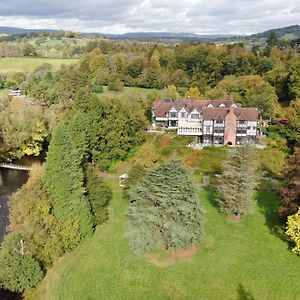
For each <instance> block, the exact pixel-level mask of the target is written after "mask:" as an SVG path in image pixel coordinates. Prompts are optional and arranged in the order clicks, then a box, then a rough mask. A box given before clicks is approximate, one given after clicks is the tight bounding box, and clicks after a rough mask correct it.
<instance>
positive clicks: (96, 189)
mask: <svg viewBox="0 0 300 300" xmlns="http://www.w3.org/2000/svg"><path fill="white" fill-rule="evenodd" d="M85 175H86V189H87V197H88V199H89V202H90V204H91V207H92V213H93V215H94V225H99V224H102V223H103V222H105V221H106V220H107V219H108V210H107V206H108V204H109V202H110V201H111V198H112V191H111V189H110V187H109V186H108V185H107V184H106V183H105V182H104V180H103V179H102V178H101V177H100V176H98V175H97V174H95V172H94V171H93V169H92V168H91V167H90V166H88V167H87V169H86V171H85Z"/></svg>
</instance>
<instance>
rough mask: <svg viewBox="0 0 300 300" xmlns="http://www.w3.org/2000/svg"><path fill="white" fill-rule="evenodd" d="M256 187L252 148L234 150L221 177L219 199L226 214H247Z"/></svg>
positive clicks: (222, 210)
mask: <svg viewBox="0 0 300 300" xmlns="http://www.w3.org/2000/svg"><path fill="white" fill-rule="evenodd" d="M255 185H256V173H255V162H254V153H253V150H252V148H251V147H250V146H244V147H240V148H237V149H234V150H233V151H232V152H231V154H230V157H229V158H228V160H227V161H226V163H225V170H224V172H223V174H222V175H220V176H219V186H218V191H219V193H220V198H219V199H218V202H219V205H220V210H221V212H223V213H225V214H232V215H237V216H241V215H244V214H245V213H246V212H247V209H248V208H249V206H250V204H251V201H252V194H253V190H254V187H255Z"/></svg>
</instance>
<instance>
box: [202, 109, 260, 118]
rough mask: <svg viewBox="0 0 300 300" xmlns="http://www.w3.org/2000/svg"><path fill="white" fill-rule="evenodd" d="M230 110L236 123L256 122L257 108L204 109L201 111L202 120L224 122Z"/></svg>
mask: <svg viewBox="0 0 300 300" xmlns="http://www.w3.org/2000/svg"><path fill="white" fill-rule="evenodd" d="M230 110H232V111H233V112H234V114H235V115H236V117H237V120H238V121H257V119H258V111H257V108H250V107H238V108H234V107H231V108H222V107H218V108H210V107H204V108H203V109H202V118H203V120H225V117H226V115H227V114H228V113H229V112H230Z"/></svg>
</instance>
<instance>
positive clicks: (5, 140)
mask: <svg viewBox="0 0 300 300" xmlns="http://www.w3.org/2000/svg"><path fill="white" fill-rule="evenodd" d="M40 38H42V37H40ZM61 38H62V39H63V38H72V39H73V38H77V37H73V36H62V37H61ZM12 42H14V41H12ZM2 43H3V42H2ZM1 47H3V44H1V45H0V51H3V49H2V48H1ZM32 47H33V48H32V49H31V50H30V51H29V52H31V53H33V50H34V51H37V50H35V48H34V46H32ZM1 49H2V50H1ZM22 49H23V48H22ZM22 51H24V49H23V50H22ZM81 51H82V55H81V59H80V62H79V63H78V64H77V65H73V66H70V67H66V66H63V67H61V68H60V69H59V70H58V71H57V72H54V71H53V70H52V68H51V65H48V64H44V65H41V66H40V67H39V68H37V69H36V70H35V71H34V72H33V73H31V74H24V73H16V74H2V75H1V78H0V84H1V86H2V88H4V89H7V88H11V87H19V88H21V90H22V91H23V92H24V93H25V94H26V95H27V98H26V100H24V99H14V100H9V99H8V98H7V97H5V96H4V97H1V103H0V105H1V109H0V127H1V145H0V147H1V148H0V155H1V159H2V160H13V159H15V158H20V157H22V156H24V155H39V154H40V153H41V151H43V150H45V151H47V162H46V164H45V165H43V167H41V168H38V170H37V171H35V172H33V173H32V174H30V179H29V181H28V182H27V184H26V185H24V186H23V187H22V188H21V189H20V191H18V192H17V193H16V194H15V195H14V196H13V199H12V205H11V211H10V221H11V229H12V232H11V233H9V234H8V235H7V236H6V238H5V241H4V243H3V245H2V249H1V251H0V265H1V266H5V267H4V268H1V270H0V281H1V284H2V285H3V286H4V287H6V288H8V289H11V290H13V291H24V290H28V289H29V288H31V287H34V286H36V284H37V283H38V282H39V281H40V280H41V278H42V277H43V274H45V272H46V271H47V270H48V268H49V267H51V265H52V263H53V262H54V261H55V260H57V259H58V257H60V256H62V255H63V254H64V253H66V252H69V251H72V250H73V249H75V248H76V247H77V246H78V245H79V244H80V243H81V242H82V241H83V240H84V239H85V238H86V237H89V236H91V235H92V234H93V231H94V229H95V227H96V226H97V225H100V224H102V223H103V222H105V221H106V220H107V219H108V218H109V215H108V211H107V206H108V204H109V202H110V200H111V197H112V191H111V189H110V187H109V186H108V185H107V184H106V183H105V181H104V180H103V178H102V177H101V176H100V173H99V171H100V170H101V171H113V170H114V169H115V167H116V165H117V164H118V163H120V162H124V161H129V162H130V164H131V169H130V171H129V178H130V179H129V181H128V183H127V186H126V187H125V192H124V201H128V202H129V209H128V219H129V223H128V226H127V231H126V234H127V236H128V238H129V240H130V241H131V243H132V247H133V248H134V249H135V250H138V251H144V250H149V249H156V248H162V247H165V248H166V249H167V250H168V251H175V250H177V249H180V248H183V247H187V246H191V245H193V244H194V243H196V242H198V241H199V240H200V238H201V237H202V229H201V226H202V222H203V220H202V219H203V218H202V214H203V212H202V208H201V205H199V203H198V202H197V196H196V191H195V187H194V186H193V184H192V182H191V181H190V177H189V173H188V172H187V171H186V169H190V170H192V171H193V172H194V173H193V176H194V178H198V180H199V181H200V179H199V178H201V179H202V176H209V178H210V184H211V186H212V187H213V188H214V189H215V190H216V191H217V194H218V197H217V199H216V201H217V203H218V205H219V209H220V212H222V213H225V214H229V215H235V216H237V217H239V218H242V217H243V216H245V215H247V214H248V213H249V211H250V210H251V205H252V204H253V198H252V195H253V192H254V190H255V189H260V188H261V186H262V185H264V181H262V180H261V179H262V178H263V179H265V178H267V179H272V180H275V181H276V182H277V181H278V182H279V183H280V185H279V187H278V188H277V190H278V192H279V194H280V197H281V203H280V205H279V207H278V214H279V216H280V218H282V224H281V225H280V226H279V227H280V230H281V232H282V234H283V235H284V231H285V222H286V221H288V226H289V228H288V231H287V234H288V235H289V236H290V237H291V239H292V240H293V241H295V243H296V247H295V249H294V251H295V252H296V253H299V251H300V250H299V249H300V246H299V226H300V225H299V220H300V218H299V212H298V209H299V205H300V202H299V185H298V183H297V182H296V181H297V180H295V178H298V177H297V176H298V175H297V174H298V173H297V172H299V171H298V170H299V163H298V162H299V159H298V156H299V155H298V154H299V150H297V147H298V146H299V130H300V72H299V69H300V56H299V53H298V48H297V47H293V46H291V45H288V46H286V45H285V46H284V47H281V46H279V42H278V40H277V39H276V36H270V38H269V40H268V43H267V45H266V47H264V48H259V47H253V48H252V49H248V48H246V47H244V46H243V45H242V44H234V45H215V44H179V45H167V44H163V43H152V42H150V43H141V42H112V41H108V40H105V39H94V40H92V41H89V42H88V43H87V44H86V46H85V47H84V48H82V49H81V50H80V51H79V52H80V53H81ZM20 53H21V52H20ZM20 55H21V54H20ZM23 55H24V54H23ZM71 56H72V55H71ZM104 87H105V88H107V89H108V90H109V91H115V92H116V93H115V94H113V96H111V94H110V96H108V94H106V93H105V91H104ZM125 87H134V88H138V87H141V88H148V89H152V90H149V92H148V93H147V95H146V96H145V95H144V96H142V95H141V94H139V93H138V92H136V91H132V93H131V94H126V96H125V94H124V93H122V91H123V90H124V88H125ZM188 96H189V97H192V98H200V99H201V98H209V99H219V98H223V99H224V98H233V99H235V100H236V101H237V102H240V103H242V105H243V106H250V107H253V106H254V107H258V108H259V111H260V113H261V115H262V118H265V119H270V118H285V117H286V118H288V120H289V124H288V125H286V126H282V125H278V126H276V125H275V126H270V127H269V128H268V137H266V138H265V142H266V145H267V147H266V148H265V149H263V150H254V149H252V148H251V149H250V148H239V149H238V150H235V151H232V150H230V151H228V150H227V149H221V148H214V147H209V148H206V149H203V150H202V152H201V155H200V154H199V152H197V151H192V150H191V151H190V150H184V151H183V153H181V152H180V151H182V150H180V149H181V148H176V147H175V146H174V145H172V143H173V140H175V142H176V141H177V140H176V139H174V138H173V137H172V135H170V136H169V135H165V136H162V137H159V138H157V137H153V139H152V140H151V139H149V138H147V137H146V135H145V129H146V128H147V126H148V125H149V111H150V109H151V104H152V101H153V100H154V99H156V98H158V97H173V98H180V97H188ZM151 138H152V137H151ZM177 142H178V141H177ZM179 142H180V140H179ZM186 142H187V140H185V139H183V143H185V145H186ZM174 149H175V150H174ZM178 149H179V150H178ZM297 151H298V152H297ZM174 157H176V158H179V159H180V163H178V162H174V161H172V162H171V163H169V164H168V163H166V161H169V160H170V159H172V158H174ZM288 158H289V160H288ZM295 162H296V163H295ZM295 165H296V166H297V167H296V168H297V169H293V168H295ZM291 169H292V170H291ZM285 172H286V173H285ZM174 173H175V174H177V176H174V177H172V176H171V174H174ZM166 174H167V175H168V174H169V175H170V176H166ZM284 174H289V176H285V175H284ZM291 174H296V175H294V176H292V175H291ZM197 176H198V177H197ZM245 178H250V179H251V180H250V179H249V180H245ZM227 182H231V185H228V184H225V183H227ZM170 186H172V189H170ZM264 188H266V187H264ZM149 191H151V193H149ZM174 193H175V194H176V195H177V196H178V197H177V198H174V197H172V196H171V195H172V194H174ZM149 194H151V197H150V196H149V197H148V196H147V195H149ZM145 205H147V207H148V208H147V209H145ZM157 208H159V209H157ZM178 213H179V215H180V217H179V218H178V219H176V218H174V215H177V214H178ZM166 221H167V222H166ZM145 224H147V226H146V225H145ZM152 225H153V226H152ZM187 226H188V228H189V230H186V228H187ZM24 244H25V245H26V247H25V248H24V249H23V245H24ZM20 249H21V250H20Z"/></svg>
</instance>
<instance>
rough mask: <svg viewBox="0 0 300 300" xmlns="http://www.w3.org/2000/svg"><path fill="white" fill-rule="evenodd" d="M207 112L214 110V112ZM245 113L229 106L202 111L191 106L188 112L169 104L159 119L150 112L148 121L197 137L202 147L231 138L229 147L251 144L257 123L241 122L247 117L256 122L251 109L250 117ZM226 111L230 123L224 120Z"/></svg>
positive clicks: (240, 109) (220, 105)
mask: <svg viewBox="0 0 300 300" xmlns="http://www.w3.org/2000/svg"><path fill="white" fill-rule="evenodd" d="M190 107H193V106H190ZM225 107H227V110H226V109H225V110H224V108H225ZM207 108H214V111H210V110H208V109H207ZM219 109H220V111H219ZM249 109H250V108H249ZM249 109H248V108H247V109H245V110H244V109H243V108H240V107H238V106H237V105H236V104H232V103H231V104H230V106H226V105H225V104H224V103H221V104H218V106H213V105H212V104H211V103H208V104H206V105H205V106H202V107H201V106H198V107H197V106H194V108H191V110H189V109H188V106H187V105H182V106H181V107H180V106H178V105H177V106H176V105H173V104H172V105H170V106H169V107H168V108H167V110H162V111H160V112H159V116H160V117H156V116H155V109H153V111H152V113H153V115H152V117H153V124H154V125H157V124H160V126H163V127H165V128H166V129H170V130H177V134H178V135H186V136H197V137H199V140H200V141H202V143H203V144H204V145H212V144H215V145H220V144H224V143H228V134H231V135H233V137H232V138H231V141H232V142H231V141H230V144H231V143H232V144H243V143H246V142H254V143H255V142H256V135H257V126H258V122H257V121H248V120H243V118H245V119H246V118H248V117H249V119H252V120H254V119H255V118H256V117H255V115H254V117H253V108H251V109H252V111H250V115H249V114H248V113H249ZM251 109H250V110H251ZM229 111H230V112H231V113H234V114H235V117H234V118H231V121H228V119H227V116H229ZM234 111H236V112H234ZM251 113H252V114H251ZM202 114H204V117H205V118H206V120H203V116H202ZM225 119H226V121H225ZM227 122H231V123H227ZM226 124H227V126H226ZM228 124H231V125H230V126H229V125H228ZM228 126H229V127H228Z"/></svg>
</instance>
